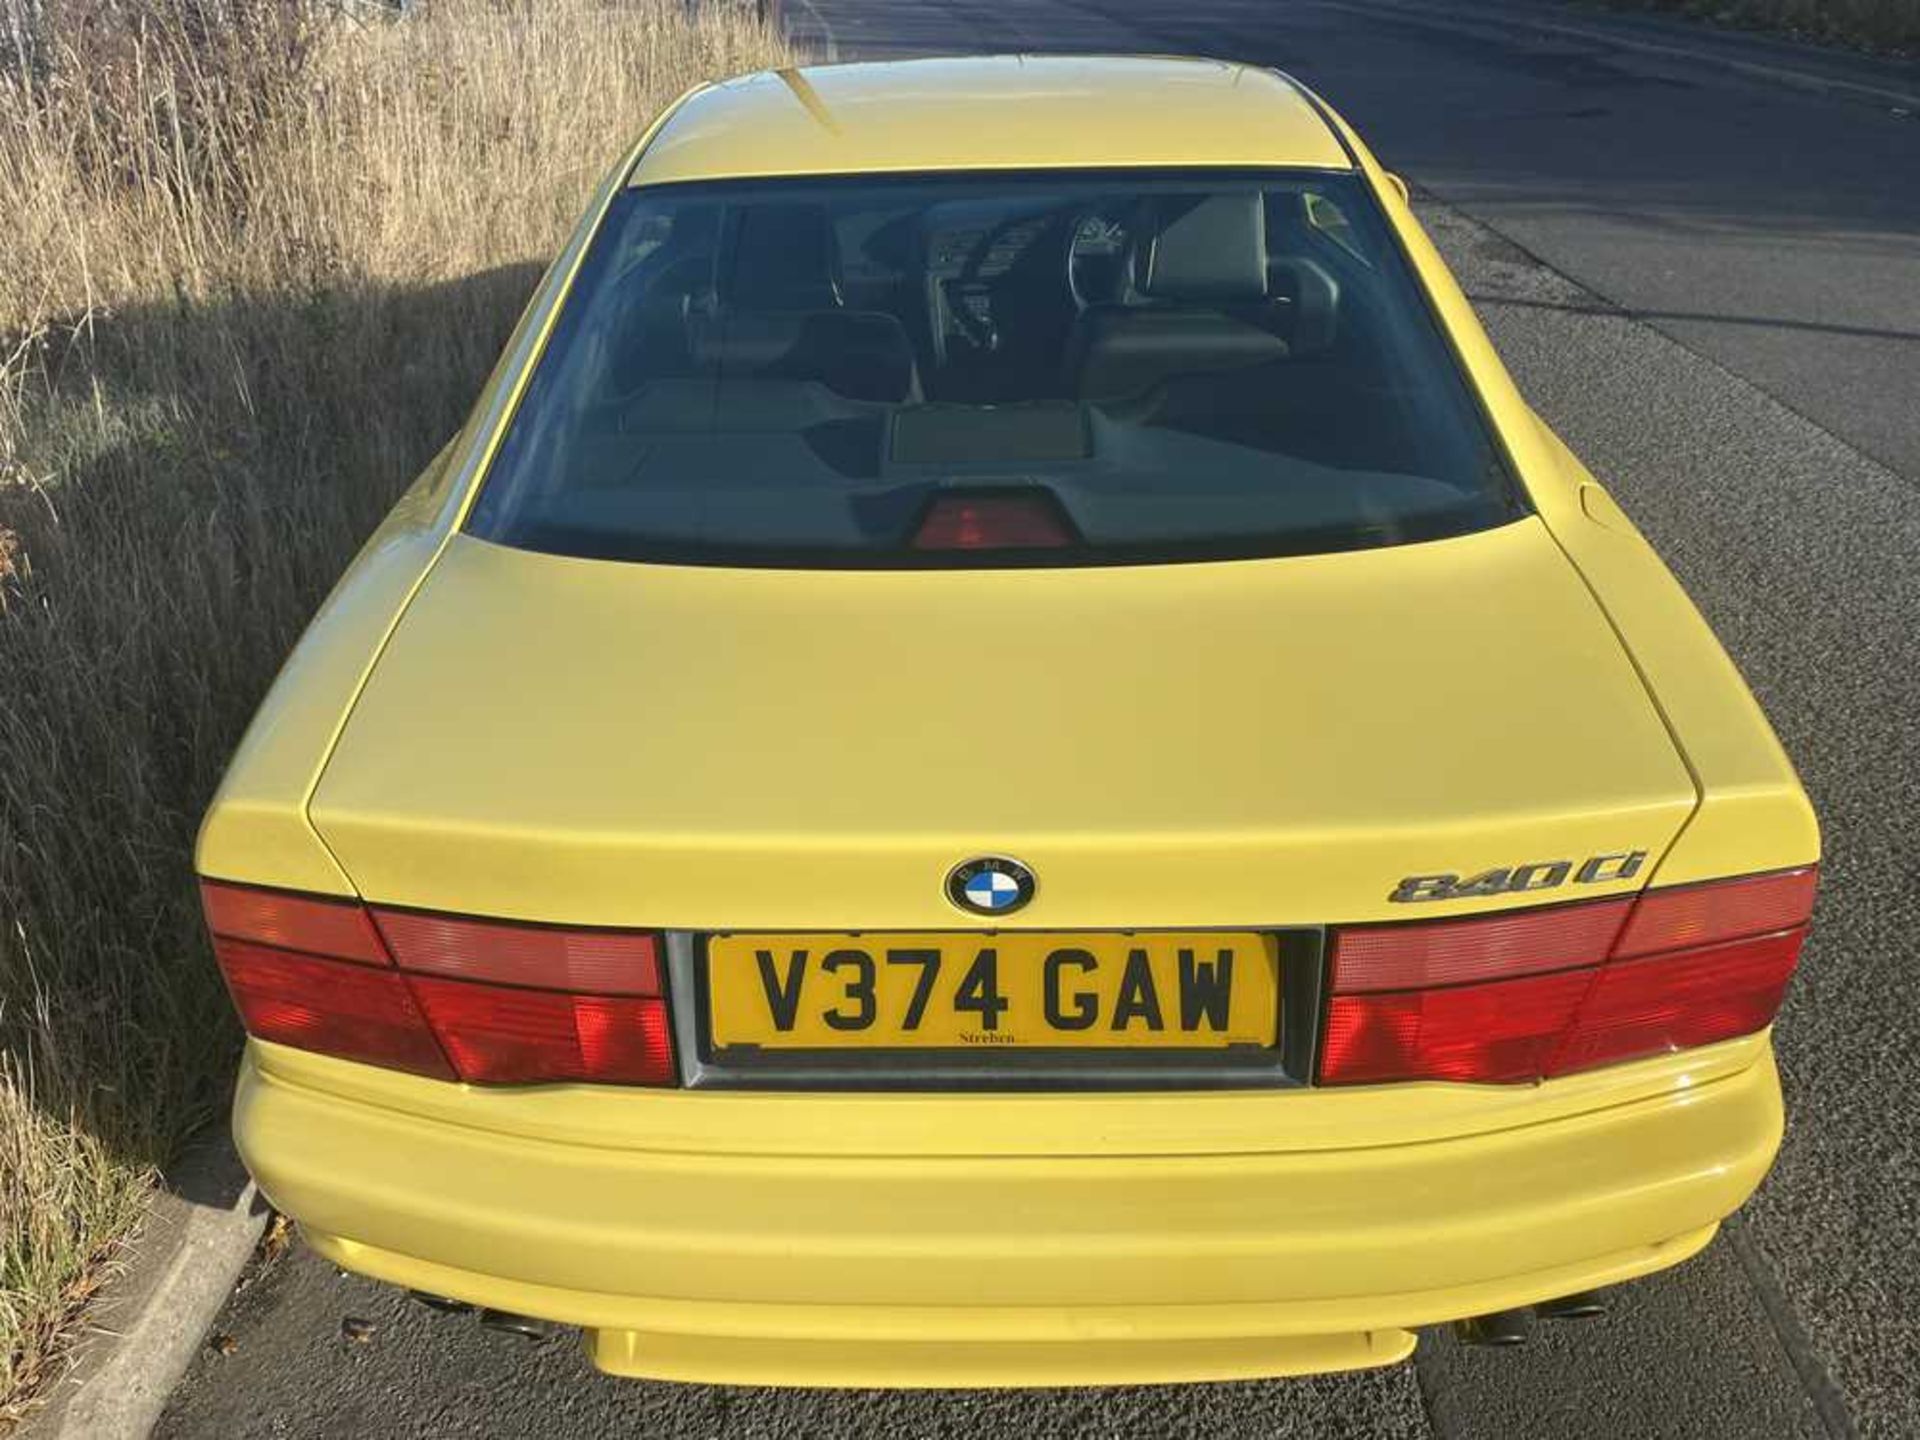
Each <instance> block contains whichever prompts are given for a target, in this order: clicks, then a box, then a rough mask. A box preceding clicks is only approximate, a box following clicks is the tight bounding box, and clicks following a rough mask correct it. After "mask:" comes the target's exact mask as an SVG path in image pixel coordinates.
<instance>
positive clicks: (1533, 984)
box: [1320, 970, 1592, 1085]
mask: <svg viewBox="0 0 1920 1440" xmlns="http://www.w3.org/2000/svg"><path fill="white" fill-rule="evenodd" d="M1591 982H1592V972H1591V971H1584V970H1562V971H1559V972H1557V973H1556V974H1552V975H1529V976H1527V977H1525V978H1523V979H1519V980H1495V981H1493V982H1491V983H1489V984H1483V985H1455V986H1452V987H1449V988H1446V989H1440V990H1404V991H1398V992H1395V993H1391V994H1372V995H1335V996H1334V997H1333V1000H1332V1003H1331V1004H1330V1005H1329V1006H1328V1009H1327V1030H1326V1035H1325V1036H1324V1038H1323V1039H1322V1042H1321V1049H1320V1054H1321V1060H1320V1079H1321V1081H1322V1082H1323V1083H1325V1084H1329V1085H1334V1084H1339V1085H1352V1084H1357V1083H1360V1082H1362V1081H1367V1080H1413V1079H1424V1080H1484V1081H1496V1080H1535V1079H1538V1078H1539V1076H1540V1072H1541V1071H1542V1069H1544V1068H1545V1066H1546V1063H1547V1060H1548V1058H1549V1052H1550V1051H1551V1050H1552V1048H1553V1046H1554V1044H1555V1042H1556V1041H1558V1040H1559V1038H1560V1036H1561V1034H1562V1033H1563V1032H1564V1031H1565V1030H1566V1028H1567V1022H1568V1021H1569V1020H1571V1019H1572V1018H1573V1012H1574V1007H1575V1006H1577V1005H1578V1004H1579V1003H1580V999H1581V997H1582V996H1583V995H1585V994H1586V993H1587V986H1588V985H1589V984H1590V983H1591Z"/></svg>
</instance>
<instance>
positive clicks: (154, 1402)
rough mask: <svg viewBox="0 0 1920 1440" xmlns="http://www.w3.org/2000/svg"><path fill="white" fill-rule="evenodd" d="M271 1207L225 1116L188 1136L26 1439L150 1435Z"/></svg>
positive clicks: (20, 1434) (138, 1439) (135, 1439)
mask: <svg viewBox="0 0 1920 1440" xmlns="http://www.w3.org/2000/svg"><path fill="white" fill-rule="evenodd" d="M267 1214H268V1210H267V1205H266V1202H265V1201H264V1200H263V1199H261V1198H260V1195H259V1193H258V1191H256V1190H255V1188H254V1185H253V1181H252V1179H251V1178H250V1177H249V1176H248V1174H247V1172H246V1168H245V1167H244V1166H243V1165H242V1164H241V1163H240V1157H239V1155H238V1154H236V1153H235V1151H234V1148H233V1142H232V1140H231V1138H230V1137H229V1136H228V1134H227V1130H226V1126H225V1125H224V1124H222V1125H220V1126H219V1127H217V1128H216V1129H215V1130H213V1131H209V1132H207V1133H204V1134H202V1135H201V1136H199V1137H198V1138H197V1139H195V1140H194V1141H193V1142H192V1143H191V1144H189V1145H188V1146H187V1148H186V1150H185V1151H184V1152H183V1153H182V1154H181V1156H180V1159H179V1161H178V1162H177V1163H176V1164H174V1165H173V1166H172V1167H170V1168H169V1170H168V1172H167V1175H166V1177H165V1179H164V1181H163V1182H162V1185H161V1188H160V1189H159V1190H157V1191H156V1192H155V1193H154V1196H153V1199H152V1201H151V1203H150V1205H149V1207H148V1211H147V1218H146V1222H145V1224H144V1225H143V1226H142V1228H141V1230H140V1233H139V1235H138V1236H137V1237H136V1238H135V1239H134V1240H133V1241H132V1242H131V1243H130V1244H129V1246H128V1247H127V1255H126V1263H125V1265H124V1266H123V1267H122V1268H121V1270H120V1271H119V1273H118V1274H116V1275H114V1276H113V1278H112V1279H110V1280H109V1281H108V1282H107V1283H106V1285H105V1286H104V1287H103V1288H102V1289H101V1291H100V1293H99V1295H98V1296H97V1297H95V1298H94V1300H93V1301H92V1302H91V1304H89V1306H88V1307H87V1314H86V1318H85V1322H84V1323H85V1327H86V1328H85V1331H84V1333H83V1335H82V1336H81V1338H80V1339H79V1340H78V1341H77V1342H76V1343H75V1345H74V1350H73V1359H72V1362H71V1364H70V1365H69V1367H68V1371H67V1373H66V1374H65V1375H64V1376H62V1377H61V1379H60V1380H59V1381H57V1382H56V1383H55V1384H54V1386H53V1387H52V1389H51V1391H50V1393H49V1394H48V1396H47V1399H46V1401H45V1403H44V1404H42V1406H41V1407H40V1409H39V1410H37V1411H35V1412H34V1413H33V1414H32V1415H30V1416H29V1417H28V1418H27V1419H26V1421H25V1422H24V1423H23V1424H22V1425H21V1427H20V1429H19V1430H18V1431H17V1432H16V1440H144V1437H145V1436H146V1435H147V1434H148V1433H149V1432H150V1431H151V1430H152V1429H153V1426H154V1424H155V1422H157V1421H158V1420H159V1418H160V1412H161V1411H162V1410H163V1409H164V1408H165V1407H166V1403H167V1398H168V1397H169V1396H170V1395H171V1394H172V1393H173V1389H174V1387H175V1386H176V1385H178V1384H179V1382H180V1378H181V1376H183V1375H184V1374H186V1371H187V1367H188V1366H189V1365H190V1364H191V1363H192V1361H193V1357H194V1355H195V1354H196V1353H197V1352H198V1350H199V1348H200V1343H201V1340H202V1339H203V1337H204V1336H205V1335H206V1333H207V1330H208V1328H209V1327H210V1326H211V1325H212V1324H213V1320H214V1317H215V1316H216V1315H218V1314H219V1313H220V1307H221V1306H222V1305H224V1304H225V1303H226V1300H227V1296H228V1295H229V1294H230V1293H231V1292H232V1290H233V1286H234V1282H235V1281H237V1280H238V1279H239V1278H240V1273H241V1271H242V1270H243V1269H245V1267H246V1264H247V1261H248V1260H249V1259H251V1258H252V1256H253V1252H254V1248H255V1246H256V1245H257V1244H258V1243H259V1240H260V1234H261V1231H262V1230H264V1229H265V1227H266V1223H267Z"/></svg>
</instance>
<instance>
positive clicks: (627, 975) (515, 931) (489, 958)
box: [373, 910, 660, 995]
mask: <svg viewBox="0 0 1920 1440" xmlns="http://www.w3.org/2000/svg"><path fill="white" fill-rule="evenodd" d="M373 915H374V920H375V922H376V923H377V924H378V925H379V927H380V933H381V934H382V935H383V936H385V937H386V942H387V948H388V949H389V950H391V951H392V952H393V958H394V959H395V960H396V961H397V962H398V963H399V966H400V968H401V969H402V970H415V971H424V972H426V973H428V974H432V975H451V976H453V977H455V978H457V979H461V980H492V981H497V982H499V983H500V984H504V985H536V986H539V987H541V988H543V989H549V990H572V991H577V992H580V993H582V994H588V995H658V994H659V993H660V950H659V937H658V936H656V935H655V934H654V933H653V932H652V931H651V930H563V929H559V928H557V927H554V926H548V925H512V924H506V923H503V922H500V921H495V920H468V919H464V918H461V917H458V916H453V915H431V914H423V913H421V912H419V911H415V910H375V911H374V912H373Z"/></svg>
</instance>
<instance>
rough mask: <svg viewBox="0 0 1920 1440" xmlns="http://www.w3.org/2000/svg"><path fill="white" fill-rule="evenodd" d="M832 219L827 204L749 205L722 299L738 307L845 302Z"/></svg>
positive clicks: (781, 307)
mask: <svg viewBox="0 0 1920 1440" xmlns="http://www.w3.org/2000/svg"><path fill="white" fill-rule="evenodd" d="M834 249H835V247H834V237H833V221H832V219H831V218H830V217H829V216H828V214H827V209H826V207H825V206H824V205H811V204H807V203H805V202H799V201H786V202H778V203H774V204H769V205H750V206H747V207H746V208H745V209H743V210H741V211H740V216H739V219H738V221H737V222H736V223H735V228H734V233H733V254H732V256H731V259H730V263H729V265H728V274H727V281H726V284H725V285H724V286H723V288H722V291H721V300H722V302H723V303H724V304H725V305H727V306H729V307H730V308H732V309H736V310H831V309H833V308H834V307H835V306H836V305H838V304H839V303H840V275H839V266H838V265H837V264H836V257H835V254H834Z"/></svg>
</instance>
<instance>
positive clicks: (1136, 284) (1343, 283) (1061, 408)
mask: <svg viewBox="0 0 1920 1440" xmlns="http://www.w3.org/2000/svg"><path fill="white" fill-rule="evenodd" d="M1517 503H1518V502H1517V500H1516V496H1515V491H1514V489H1513V487H1512V486H1511V485H1510V483H1509V482H1508V480H1507V478H1506V475H1505V472H1504V470H1503V468H1502V466H1501V464H1500V461H1499V459H1498V457H1497V453H1496V451H1495V449H1494V447H1493V445H1492V443H1491V441H1490V438H1489V432H1488V429H1487V426H1486V423H1485V421H1484V419H1483V417H1482V415H1481V413H1480V411H1479V409H1478V407H1477V405H1476V404H1475V401H1474V399H1473V397H1472V395H1471V394H1470V392H1469V391H1468V389H1467V387H1466V384H1465V382H1464V381H1463V379H1462V376H1461V372H1460V369H1459V366H1458V363H1457V362H1456V360H1455V359H1454V356H1453V354H1452V352H1451V350H1450V349H1449V347H1448V346H1447V344H1446V343H1445V341H1444V339H1443V338H1442V336H1441V334H1440V332H1439V330H1438V329H1437V327H1436V324H1435V322H1434V320H1433V318H1432V316H1431V314H1430V313H1429V311H1428V309H1427V307H1426V304H1425V302H1424V298H1423V296H1422V295H1421V293H1420V292H1419V290H1418V289H1417V288H1416V285H1415V283H1414V281H1413V279H1412V277H1411V276H1410V274H1409V273H1408V268H1407V265H1406V262H1405V261H1404V260H1403V258H1402V257H1401V254H1400V252H1399V250H1398V248H1397V247H1396V245H1395V244H1394V242H1393V239H1392V237H1391V235H1390V233H1389V231H1388V229H1387V226H1386V221H1385V219H1384V217H1383V216H1382V215H1381V213H1380V211H1379V210H1378V208H1377V206H1376V205H1375V203H1374V201H1373V199H1372V197H1371V196H1370V195H1369V194H1368V193H1367V191H1366V190H1365V189H1364V187H1363V185H1362V184H1361V183H1360V182H1359V181H1357V180H1356V179H1355V178H1354V177H1353V176H1351V175H1335V174H1325V173H1320V172H1304V171H1277V172H1265V173H1259V174H1254V175H1237V174H1220V173H1210V172H1195V173H1185V174H1175V175H1167V174H1161V173H1153V174H1145V173H1141V172H1104V173H1099V174H1090V175H1089V174H1077V175H1064V176H1063V175H1032V176H1027V175H992V176H983V175H978V174H969V175H953V176H945V177H926V176H912V175H908V176H898V177H871V176H868V177H855V178H823V179H808V180H795V181H778V182H758V181H756V182H726V183H704V184H689V185H674V186H661V187H654V188H639V189H630V190H627V191H625V192H623V193H622V194H621V195H620V196H619V197H618V198H617V199H616V200H615V202H614V204H613V207H612V209H611V211H610V212H609V213H608V215H607V217H606V220H605V223H604V224H603V226H602V227H601V229H600V232H599V234H598V236H597V238H596V239H595V241H594V242H593V245H592V247H591V248H590V250H589V251H588V254H587V256H586V258H585V260H584V262H583V264H582V267H581V270H580V273H579V275H578V277H577V278H576V280H575V283H574V285H573V289H572V293H571V295H570V297H569V299H568V300H567V302H566V305H565V308H564V310H563V311H562V314H561V316H560V319H559V322H558V324H557V325H556V327H555V330H554V333H553V335H552V337H551V340H550V341H549V343H548V345H547V348H546V352H545V354H544V355H543V357H542V358H541V360H540V362H539V364H538V367H537V369H536V371H535V373H534V375H533V376H532V378H531V380H530V382H529V384H528V386H527V389H526V393H525V394H524V396H523V397H522V399H521V401H520V404H519V406H518V409H517V411H516V413H515V415H514V417H513V420H512V422H511V425H510V426H509V428H508V431H507V434H506V436H505V437H504V439H503V441H502V443H501V446H500V449H499V451H498V453H497V454H496V456H495V458H494V461H493V464H492V466H491V468H490V470H489V473H488V476H487V479H486V483H485V487H484V489H483V490H482V492H481V494H480V497H479V499H478V501H477V503H476V505H475V508H474V510H473V512H472V515H471V517H470V519H469V522H468V528H469V530H470V531H471V532H472V533H474V534H476V535H479V536H482V537H484V538H486V539H489V540H493V541H497V542H499V543H502V544H506V545H513V546H518V547H521V548H524V549H533V550H543V551H551V552H556V553H560V554H566V555H580V556H592V557H601V558H617V559H658V560H667V561H680V562H687V563H703V562H705V563H718V564H748V565H752V564H767V565H820V566H833V565H888V566H897V565H915V564H944V565H953V564H1004V563H1013V564H1035V563H1040V564H1061V563H1066V564H1090V563H1121V562H1143V561H1152V560H1172V559H1182V558H1208V557H1221V556H1235V555H1268V554H1299V553H1305V552H1312V551H1321V550H1339V549H1351V548H1355V547H1360V546H1375V545H1389V544H1396V543H1401V542H1405V541H1410V540H1420V539H1428V538H1434V537H1438V536H1444V535H1453V534H1459V533H1462V532H1465V531H1469V530H1476V529H1482V528H1485V527H1487V526H1489V525H1493V524H1497V523H1500V522H1501V521H1503V520H1506V519H1508V518H1510V517H1511V516H1512V515H1513V514H1515V513H1517Z"/></svg>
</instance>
